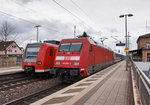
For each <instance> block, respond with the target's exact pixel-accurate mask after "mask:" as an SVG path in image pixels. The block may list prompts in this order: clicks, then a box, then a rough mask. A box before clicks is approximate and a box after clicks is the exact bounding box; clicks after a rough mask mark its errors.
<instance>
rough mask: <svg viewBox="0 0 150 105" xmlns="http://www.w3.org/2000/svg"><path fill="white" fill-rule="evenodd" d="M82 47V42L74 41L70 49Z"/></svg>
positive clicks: (78, 49) (77, 49) (74, 49)
mask: <svg viewBox="0 0 150 105" xmlns="http://www.w3.org/2000/svg"><path fill="white" fill-rule="evenodd" d="M81 48H82V42H76V43H72V44H71V47H70V51H80V50H81Z"/></svg>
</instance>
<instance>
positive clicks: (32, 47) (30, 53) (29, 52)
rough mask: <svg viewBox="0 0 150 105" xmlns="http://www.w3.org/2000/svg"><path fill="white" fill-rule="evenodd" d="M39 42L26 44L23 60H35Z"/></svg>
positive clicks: (39, 45)
mask: <svg viewBox="0 0 150 105" xmlns="http://www.w3.org/2000/svg"><path fill="white" fill-rule="evenodd" d="M40 47H41V44H28V45H27V47H26V51H25V56H24V62H36V58H37V55H38V52H39V49H40Z"/></svg>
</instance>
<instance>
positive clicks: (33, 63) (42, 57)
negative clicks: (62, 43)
mask: <svg viewBox="0 0 150 105" xmlns="http://www.w3.org/2000/svg"><path fill="white" fill-rule="evenodd" d="M57 49H58V45H56V44H50V43H32V44H28V45H27V46H26V49H25V52H24V56H23V63H22V68H23V69H24V71H25V72H26V73H27V74H30V75H34V74H35V73H44V72H49V71H50V69H52V68H53V66H54V60H55V56H56V52H57Z"/></svg>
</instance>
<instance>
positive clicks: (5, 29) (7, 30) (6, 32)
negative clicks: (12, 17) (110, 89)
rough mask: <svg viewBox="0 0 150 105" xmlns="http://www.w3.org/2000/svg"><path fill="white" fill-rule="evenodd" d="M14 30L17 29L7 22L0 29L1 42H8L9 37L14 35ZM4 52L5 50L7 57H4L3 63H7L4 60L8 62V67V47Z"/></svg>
mask: <svg viewBox="0 0 150 105" xmlns="http://www.w3.org/2000/svg"><path fill="white" fill-rule="evenodd" d="M14 29H15V28H14V27H13V26H11V25H10V24H9V23H8V22H7V21H5V22H4V23H3V24H2V25H1V27H0V38H1V41H4V42H6V41H7V40H8V37H9V36H10V35H12V34H13V33H14ZM4 50H5V56H4V58H3V61H2V62H5V61H4V60H6V63H7V66H8V56H7V49H6V45H4Z"/></svg>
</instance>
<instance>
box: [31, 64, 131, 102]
mask: <svg viewBox="0 0 150 105" xmlns="http://www.w3.org/2000/svg"><path fill="white" fill-rule="evenodd" d="M131 93H132V83H131V73H130V70H129V71H126V69H125V61H122V62H119V63H117V64H114V65H112V66H110V67H108V68H106V69H104V70H102V71H100V72H98V73H96V74H94V75H92V76H89V77H88V78H85V79H83V80H81V81H79V82H77V83H75V84H73V85H71V86H69V87H66V88H64V89H62V90H60V91H58V92H56V93H54V94H52V95H50V96H47V97H45V98H43V99H41V100H39V101H37V102H35V103H32V104H31V105H134V104H133V96H132V94H131Z"/></svg>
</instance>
